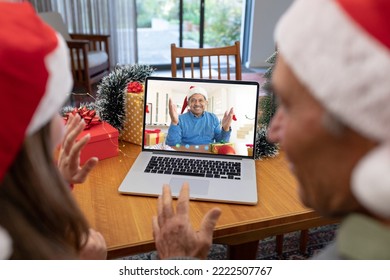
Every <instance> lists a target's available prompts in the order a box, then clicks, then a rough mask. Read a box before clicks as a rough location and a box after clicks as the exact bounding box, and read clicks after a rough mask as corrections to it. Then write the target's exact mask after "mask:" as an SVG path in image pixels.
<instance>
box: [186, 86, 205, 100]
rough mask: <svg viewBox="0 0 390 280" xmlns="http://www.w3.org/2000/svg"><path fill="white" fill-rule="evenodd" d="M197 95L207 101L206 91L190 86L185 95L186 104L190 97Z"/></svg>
mask: <svg viewBox="0 0 390 280" xmlns="http://www.w3.org/2000/svg"><path fill="white" fill-rule="evenodd" d="M197 93H198V94H201V95H203V96H204V99H206V100H207V91H206V90H205V89H204V88H202V87H198V86H190V89H189V90H188V94H187V102H188V101H190V98H191V96H193V95H194V94H197Z"/></svg>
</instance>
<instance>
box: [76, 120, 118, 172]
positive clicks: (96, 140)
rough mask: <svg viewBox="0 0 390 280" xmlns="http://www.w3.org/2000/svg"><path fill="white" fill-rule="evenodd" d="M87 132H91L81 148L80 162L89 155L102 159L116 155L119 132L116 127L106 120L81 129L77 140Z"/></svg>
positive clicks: (82, 162)
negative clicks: (85, 143) (89, 137)
mask: <svg viewBox="0 0 390 280" xmlns="http://www.w3.org/2000/svg"><path fill="white" fill-rule="evenodd" d="M88 133H89V134H91V139H89V141H88V143H87V145H85V146H84V148H83V149H82V150H81V155H80V163H81V164H84V162H86V161H87V160H88V159H89V158H91V157H97V158H98V159H99V160H102V159H105V158H110V157H115V156H117V155H118V135H119V133H118V130H117V129H115V128H114V127H112V126H111V125H110V124H108V123H106V122H102V123H100V124H97V125H94V126H91V127H90V128H89V129H86V130H84V131H82V132H81V133H80V135H79V136H78V137H77V140H79V139H80V138H81V137H83V136H84V135H86V134H88Z"/></svg>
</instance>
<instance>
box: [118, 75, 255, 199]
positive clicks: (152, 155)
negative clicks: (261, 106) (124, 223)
mask: <svg viewBox="0 0 390 280" xmlns="http://www.w3.org/2000/svg"><path fill="white" fill-rule="evenodd" d="M194 88H195V89H199V88H201V89H202V90H201V91H202V92H203V93H204V92H206V93H205V95H206V97H207V102H206V104H205V106H206V107H205V111H206V112H208V113H204V114H203V115H202V116H201V118H202V117H204V118H206V115H207V117H210V116H213V117H210V118H212V119H213V120H214V124H215V127H216V130H217V131H216V134H215V135H217V134H218V133H219V131H218V130H219V129H221V123H222V119H223V116H224V114H225V112H226V111H229V110H230V109H231V108H233V112H234V117H233V120H232V122H231V125H230V129H229V132H228V133H226V131H225V130H224V131H225V134H224V136H223V137H222V138H221V137H219V138H218V137H217V136H215V135H213V133H211V134H210V132H209V129H208V128H204V124H205V123H207V124H209V122H208V121H207V122H205V123H202V124H201V125H203V127H201V128H199V127H198V123H197V124H194V126H193V128H192V123H189V121H190V122H191V121H193V120H194V119H195V118H196V117H195V115H193V114H192V115H191V112H189V111H190V108H189V106H186V105H185V104H184V100H185V99H186V97H187V96H188V95H189V92H191V90H192V92H193V91H194ZM258 96H259V84H258V83H257V82H252V81H226V80H207V79H186V78H166V77H154V76H152V77H148V78H147V79H146V82H145V99H144V100H145V108H147V109H146V110H145V113H144V126H143V144H142V151H141V153H140V154H139V156H138V157H137V159H136V161H135V162H134V164H133V165H132V167H131V169H130V170H129V172H128V173H127V175H126V177H125V178H124V180H123V181H122V183H121V185H120V186H119V189H118V191H119V192H120V193H122V194H127V195H140V196H159V195H161V192H162V186H163V184H169V185H170V186H171V190H172V195H173V196H174V197H177V196H178V194H179V192H180V189H181V186H182V184H183V183H184V182H188V183H189V185H190V198H191V199H193V200H202V201H213V202H224V203H237V204H248V205H255V204H257V200H258V198H257V186H256V170H255V161H254V155H253V153H252V152H251V148H253V147H254V144H255V137H256V123H257V103H258ZM169 100H171V103H172V104H174V107H175V108H176V112H177V114H178V116H180V115H183V116H182V117H180V118H179V124H178V126H179V127H181V126H182V127H181V128H180V129H178V128H177V127H176V128H170V125H171V118H170V114H169ZM196 102H199V101H196ZM184 114H187V118H186V119H185V118H184V117H186V116H184ZM196 119H199V118H196ZM181 120H182V121H181ZM215 121H216V122H215ZM200 122H202V120H200ZM207 127H209V125H207ZM186 133H188V134H189V135H190V137H185V134H186ZM204 134H207V135H206V136H205V135H204ZM178 135H179V138H177V137H178ZM218 135H219V136H220V134H218ZM174 136H175V137H174ZM208 137H209V138H208ZM213 137H214V138H213ZM178 139H181V140H178ZM209 139H211V140H209ZM205 141H206V142H205Z"/></svg>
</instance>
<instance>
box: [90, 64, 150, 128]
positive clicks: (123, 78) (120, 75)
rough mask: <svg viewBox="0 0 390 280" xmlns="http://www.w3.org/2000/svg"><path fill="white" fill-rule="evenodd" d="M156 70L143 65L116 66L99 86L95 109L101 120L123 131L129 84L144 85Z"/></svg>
mask: <svg viewBox="0 0 390 280" xmlns="http://www.w3.org/2000/svg"><path fill="white" fill-rule="evenodd" d="M154 70H155V69H154V68H153V67H151V66H149V65H142V64H134V65H126V66H116V67H115V69H114V70H113V71H112V72H110V73H109V74H108V75H107V76H105V77H104V78H103V79H102V81H101V82H100V83H99V85H98V90H97V95H96V102H95V107H96V111H97V113H98V114H99V117H100V119H101V120H103V121H105V122H108V123H109V124H110V125H112V126H113V127H115V128H116V129H118V130H119V131H122V130H123V124H124V122H125V118H126V90H127V85H128V83H129V82H133V81H136V82H140V83H144V82H145V80H146V78H147V77H148V76H150V75H151V74H152V73H153V72H154Z"/></svg>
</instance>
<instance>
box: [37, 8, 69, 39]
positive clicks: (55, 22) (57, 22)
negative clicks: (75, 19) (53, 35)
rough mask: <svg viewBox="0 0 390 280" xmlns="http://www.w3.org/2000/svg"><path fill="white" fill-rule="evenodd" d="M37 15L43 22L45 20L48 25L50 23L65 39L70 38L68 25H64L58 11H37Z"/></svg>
mask: <svg viewBox="0 0 390 280" xmlns="http://www.w3.org/2000/svg"><path fill="white" fill-rule="evenodd" d="M38 16H39V17H40V18H41V19H42V20H43V21H44V22H46V23H47V24H48V25H50V26H51V27H52V28H53V29H54V30H56V31H57V32H58V33H60V34H61V35H62V37H64V39H65V40H66V41H69V40H71V38H70V35H69V32H68V27H67V26H66V25H65V22H64V20H63V18H62V16H61V14H60V13H57V12H45V13H39V14H38Z"/></svg>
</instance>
